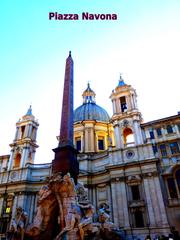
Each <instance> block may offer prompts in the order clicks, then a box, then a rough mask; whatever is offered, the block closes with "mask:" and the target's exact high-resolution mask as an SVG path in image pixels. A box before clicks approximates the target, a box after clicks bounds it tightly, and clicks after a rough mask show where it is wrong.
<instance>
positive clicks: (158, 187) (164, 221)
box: [154, 177, 169, 226]
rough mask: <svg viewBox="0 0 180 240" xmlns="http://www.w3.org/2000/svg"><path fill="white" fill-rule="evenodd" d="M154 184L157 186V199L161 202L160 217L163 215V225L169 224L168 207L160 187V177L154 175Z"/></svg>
mask: <svg viewBox="0 0 180 240" xmlns="http://www.w3.org/2000/svg"><path fill="white" fill-rule="evenodd" d="M154 184H155V188H156V193H157V198H158V199H157V201H158V203H159V210H160V217H161V225H162V226H169V224H168V219H167V214H166V209H165V205H164V200H163V197H162V190H161V187H160V182H159V178H158V177H154Z"/></svg>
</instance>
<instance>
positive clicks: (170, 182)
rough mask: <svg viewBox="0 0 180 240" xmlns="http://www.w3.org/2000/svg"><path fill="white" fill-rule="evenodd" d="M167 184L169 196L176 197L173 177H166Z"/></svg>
mask: <svg viewBox="0 0 180 240" xmlns="http://www.w3.org/2000/svg"><path fill="white" fill-rule="evenodd" d="M167 184H168V190H169V194H170V197H171V198H177V197H178V196H177V190H176V185H175V182H174V179H173V178H168V179H167Z"/></svg>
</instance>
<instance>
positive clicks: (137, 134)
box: [133, 120, 143, 145]
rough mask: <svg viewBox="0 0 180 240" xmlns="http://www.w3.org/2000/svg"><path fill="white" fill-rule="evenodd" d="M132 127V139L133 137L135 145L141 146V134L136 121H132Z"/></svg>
mask: <svg viewBox="0 0 180 240" xmlns="http://www.w3.org/2000/svg"><path fill="white" fill-rule="evenodd" d="M133 125H134V137H135V143H136V145H139V144H143V138H142V133H141V129H140V127H139V123H138V121H137V120H134V121H133Z"/></svg>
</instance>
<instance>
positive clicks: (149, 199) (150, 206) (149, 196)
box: [143, 178, 156, 227]
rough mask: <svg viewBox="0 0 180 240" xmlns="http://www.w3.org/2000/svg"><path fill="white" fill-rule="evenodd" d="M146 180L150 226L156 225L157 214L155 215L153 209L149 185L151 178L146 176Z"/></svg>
mask: <svg viewBox="0 0 180 240" xmlns="http://www.w3.org/2000/svg"><path fill="white" fill-rule="evenodd" d="M143 182H144V190H145V195H146V203H147V210H148V220H149V224H150V227H155V225H156V222H155V216H154V209H153V207H154V206H153V204H152V199H151V197H152V196H151V191H150V187H149V179H148V178H145V179H143Z"/></svg>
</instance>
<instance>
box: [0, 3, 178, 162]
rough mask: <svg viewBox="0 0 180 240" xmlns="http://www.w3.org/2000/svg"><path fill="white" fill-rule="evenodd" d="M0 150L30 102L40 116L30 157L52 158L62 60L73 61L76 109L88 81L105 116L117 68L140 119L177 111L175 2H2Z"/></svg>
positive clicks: (109, 108) (0, 151)
mask: <svg viewBox="0 0 180 240" xmlns="http://www.w3.org/2000/svg"><path fill="white" fill-rule="evenodd" d="M0 9H1V14H0V83H1V94H0V109H1V120H0V123H1V124H0V134H1V141H0V155H2V154H8V153H9V152H10V148H9V147H8V145H9V143H11V142H12V141H13V138H14V134H15V123H16V122H17V120H18V119H19V118H20V117H22V116H23V115H24V114H25V113H26V111H27V109H28V107H29V105H30V104H32V108H33V114H34V115H35V117H36V118H37V119H38V120H39V123H40V126H39V131H38V138H37V141H38V144H39V145H40V148H39V149H38V150H37V154H36V162H50V161H51V160H52V159H53V156H54V155H53V152H52V151H51V149H52V148H54V147H56V146H57V140H56V136H57V135H58V133H59V126H60V114H61V101H62V88H63V81H64V65H65V59H66V57H67V55H68V51H69V50H71V51H72V56H73V59H74V68H75V69H74V76H75V78H74V80H75V107H77V106H79V105H80V104H81V103H82V97H81V95H82V92H83V90H84V89H85V88H86V85H87V82H88V81H90V84H91V87H92V88H93V89H94V91H95V92H96V101H97V104H99V105H100V106H102V107H104V108H105V109H106V110H107V111H108V113H109V114H110V116H111V115H112V106H111V101H110V99H109V96H110V94H111V91H112V89H114V88H115V87H116V85H117V83H118V79H119V73H122V74H123V75H122V76H123V78H124V80H125V82H126V83H128V84H131V85H132V86H133V87H134V88H135V89H136V90H137V94H138V106H139V110H140V111H141V112H142V115H143V117H144V121H145V122H147V121H149V120H154V119H158V118H162V117H166V116H170V115H175V114H176V113H177V111H180V108H179V106H180V98H179V85H180V84H179V79H180V71H179V62H180V44H179V43H180V14H179V13H180V1H179V0H176V1H175V0H156V1H155V0H151V1H144V0H141V1H140V0H119V1H117V0H111V1H109V0H103V1H102V0H97V1H89V0H76V1H72V0H71V1H62V0H38V1H37V0H31V1H30V0H29V1H28V0H1V1H0ZM51 11H52V12H59V13H77V14H79V15H81V13H82V12H89V13H116V14H118V20H117V21H82V20H79V21H69V22H68V21H49V20H48V13H49V12H51Z"/></svg>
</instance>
